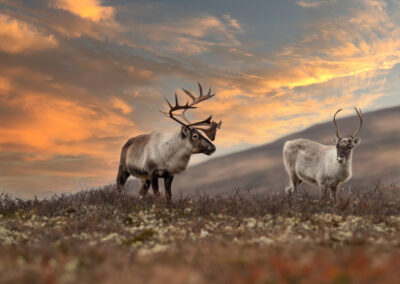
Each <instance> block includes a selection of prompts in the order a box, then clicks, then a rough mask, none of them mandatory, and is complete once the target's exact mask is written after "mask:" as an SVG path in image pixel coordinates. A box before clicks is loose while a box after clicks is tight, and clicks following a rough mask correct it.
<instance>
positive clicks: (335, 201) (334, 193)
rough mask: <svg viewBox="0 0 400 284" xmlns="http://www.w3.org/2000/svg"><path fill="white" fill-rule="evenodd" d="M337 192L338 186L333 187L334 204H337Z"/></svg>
mask: <svg viewBox="0 0 400 284" xmlns="http://www.w3.org/2000/svg"><path fill="white" fill-rule="evenodd" d="M336 191H337V186H336V185H331V196H332V198H333V202H334V203H335V204H336V203H337V197H336Z"/></svg>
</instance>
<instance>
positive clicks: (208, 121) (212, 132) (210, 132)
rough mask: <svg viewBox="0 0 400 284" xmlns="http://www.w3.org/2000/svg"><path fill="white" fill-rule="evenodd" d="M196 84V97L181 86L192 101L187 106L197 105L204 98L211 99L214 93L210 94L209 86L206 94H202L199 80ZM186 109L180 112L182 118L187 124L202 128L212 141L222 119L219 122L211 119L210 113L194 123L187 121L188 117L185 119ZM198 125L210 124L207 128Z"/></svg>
mask: <svg viewBox="0 0 400 284" xmlns="http://www.w3.org/2000/svg"><path fill="white" fill-rule="evenodd" d="M197 84H198V85H199V96H198V97H196V96H195V95H193V93H191V92H189V91H188V90H185V89H183V88H182V91H184V92H185V94H186V95H188V96H189V97H190V98H191V99H192V102H191V103H190V104H189V106H191V107H192V106H194V105H197V104H198V103H201V102H203V101H205V100H208V99H211V98H212V97H213V96H215V94H211V88H210V89H208V93H207V94H206V95H204V94H203V88H202V87H201V84H200V83H199V82H197ZM185 113H186V110H184V111H183V112H182V114H181V116H182V118H183V119H184V120H185V121H186V122H188V123H189V126H197V127H196V128H197V129H199V130H202V131H203V132H204V133H205V134H206V135H207V137H208V138H210V140H211V141H214V139H215V135H216V132H217V129H220V128H221V124H222V121H220V122H219V123H216V122H215V121H211V119H212V115H210V116H209V117H208V118H207V119H205V120H202V121H199V122H195V123H191V122H190V121H189V119H187V117H186V116H185ZM198 126H210V127H208V128H200V127H198Z"/></svg>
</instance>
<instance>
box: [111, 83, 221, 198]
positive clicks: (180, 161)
mask: <svg viewBox="0 0 400 284" xmlns="http://www.w3.org/2000/svg"><path fill="white" fill-rule="evenodd" d="M198 85H199V91H200V95H199V96H198V97H196V96H195V95H193V94H192V93H191V92H189V91H187V90H185V89H182V90H183V91H184V93H185V94H186V95H187V96H189V97H190V99H191V102H190V103H189V102H187V103H186V104H184V105H180V104H179V102H178V96H177V94H176V93H175V105H171V103H170V102H169V101H168V100H167V99H165V100H166V101H167V103H168V105H169V107H170V109H169V111H168V112H162V113H164V114H165V115H166V116H167V117H169V118H171V119H172V120H174V121H175V122H177V123H179V124H180V125H181V128H180V130H179V131H177V132H175V133H172V134H170V133H160V132H153V133H150V134H144V135H139V136H136V137H133V138H131V139H129V140H128V141H127V142H126V143H125V145H124V146H123V147H122V151H121V159H120V164H119V170H118V176H117V187H118V189H119V190H122V188H123V186H124V184H125V182H126V180H127V179H128V177H129V176H130V175H132V176H134V177H137V178H138V179H140V181H141V188H140V192H139V194H140V195H141V196H145V195H146V194H147V192H148V189H149V187H150V185H151V186H152V188H153V193H154V195H155V196H159V195H160V193H159V186H158V178H164V184H165V194H166V198H167V199H168V200H170V199H171V198H172V194H171V184H172V181H173V179H174V176H175V175H176V174H179V173H180V172H182V171H183V170H185V169H186V167H187V165H188V163H189V160H190V157H191V155H192V154H198V153H203V154H206V155H211V154H212V153H214V152H215V146H214V144H212V143H211V142H210V141H209V140H208V139H207V138H205V137H204V136H203V135H202V134H201V132H203V133H204V134H205V135H206V136H207V137H208V138H209V139H210V140H211V141H214V139H215V135H216V132H217V129H219V128H220V127H221V123H222V122H219V123H216V122H215V121H212V120H211V119H212V116H210V117H208V118H207V119H205V120H203V121H199V122H194V123H191V122H190V121H189V119H188V118H187V117H186V116H185V113H186V111H187V110H189V109H195V108H196V105H198V104H199V103H201V102H204V101H206V100H208V99H210V98H212V97H213V96H214V95H213V94H211V89H210V90H209V91H208V93H207V94H203V89H202V87H201V85H200V83H198ZM177 112H180V113H177ZM180 118H181V119H182V120H181V119H180ZM204 127H206V128H204Z"/></svg>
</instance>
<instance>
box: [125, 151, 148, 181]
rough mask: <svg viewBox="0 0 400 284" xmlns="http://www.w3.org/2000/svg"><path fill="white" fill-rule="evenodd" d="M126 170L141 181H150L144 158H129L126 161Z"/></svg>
mask: <svg viewBox="0 0 400 284" xmlns="http://www.w3.org/2000/svg"><path fill="white" fill-rule="evenodd" d="M126 168H127V170H128V172H129V173H130V174H131V175H132V176H134V177H137V178H140V179H148V178H149V176H150V175H149V172H148V171H147V170H146V168H145V163H144V161H143V158H141V157H140V158H139V157H129V156H128V157H127V159H126Z"/></svg>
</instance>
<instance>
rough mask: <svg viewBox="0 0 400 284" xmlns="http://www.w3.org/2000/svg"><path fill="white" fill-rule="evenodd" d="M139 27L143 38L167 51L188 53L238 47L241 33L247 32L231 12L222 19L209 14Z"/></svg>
mask: <svg viewBox="0 0 400 284" xmlns="http://www.w3.org/2000/svg"><path fill="white" fill-rule="evenodd" d="M139 27H140V30H138V31H139V32H140V34H139V35H140V37H144V38H148V39H150V40H151V41H153V42H158V43H159V46H160V47H161V48H162V50H164V51H167V52H168V51H173V52H176V53H180V54H185V55H193V54H200V53H204V52H206V51H209V50H210V49H212V48H213V47H216V46H224V47H238V46H240V41H239V40H238V39H237V34H239V33H242V32H243V29H242V27H241V25H240V24H239V22H238V21H237V20H236V19H233V18H232V17H231V16H230V15H224V16H223V20H222V19H219V18H217V17H215V16H212V15H207V14H206V15H201V16H197V17H190V18H183V19H179V20H175V19H174V20H166V21H165V22H161V23H156V24H149V25H140V26H139ZM160 43H161V44H160Z"/></svg>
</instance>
